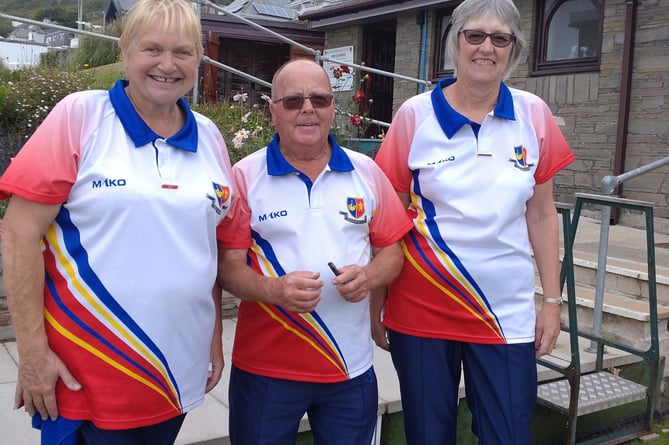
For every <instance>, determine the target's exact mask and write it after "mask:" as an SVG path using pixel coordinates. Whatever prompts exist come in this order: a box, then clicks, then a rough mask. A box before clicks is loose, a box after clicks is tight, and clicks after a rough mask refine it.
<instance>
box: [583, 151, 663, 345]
mask: <svg viewBox="0 0 669 445" xmlns="http://www.w3.org/2000/svg"><path fill="white" fill-rule="evenodd" d="M664 165H669V156H667V157H665V158H664V159H658V160H656V161H654V162H651V163H650V164H647V165H644V166H641V167H638V168H635V169H634V170H630V171H629V172H626V173H622V174H620V175H617V176H611V175H608V176H604V178H602V193H604V194H605V195H612V194H613V192H614V191H615V189H616V187H617V186H619V185H620V184H622V183H623V182H625V181H627V180H629V179H632V178H636V177H637V176H640V175H642V174H644V173H647V172H649V171H652V170H655V169H658V168H660V167H662V166H664ZM600 217H601V224H600V231H599V251H598V254H597V273H596V275H595V308H594V313H593V325H592V329H593V333H594V334H595V335H599V334H600V333H601V329H602V312H603V305H604V287H605V282H606V261H607V256H608V249H609V228H610V225H611V206H608V205H606V206H604V207H603V208H602V211H601V214H600ZM596 349H597V345H596V344H595V342H594V341H593V342H591V343H590V348H589V351H591V352H594V351H595V350H596Z"/></svg>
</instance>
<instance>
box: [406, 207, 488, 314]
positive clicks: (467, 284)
mask: <svg viewBox="0 0 669 445" xmlns="http://www.w3.org/2000/svg"><path fill="white" fill-rule="evenodd" d="M412 197H413V198H412V199H417V197H416V196H415V195H412ZM414 202H415V201H414ZM414 207H416V209H417V210H418V213H419V215H420V218H419V219H418V220H419V221H421V224H418V227H417V229H418V231H419V233H420V234H421V235H422V236H423V238H425V240H426V241H427V242H428V244H429V245H430V246H434V245H435V242H434V240H433V239H432V236H431V235H430V234H429V232H428V230H427V227H425V224H424V222H425V219H426V217H425V212H424V211H423V209H422V207H419V206H416V205H415V203H414ZM431 249H432V253H434V254H435V255H436V256H437V257H438V258H439V259H440V260H441V262H442V263H443V264H445V265H446V267H447V269H448V270H449V271H450V272H451V275H452V276H453V277H454V278H455V279H456V280H457V281H458V282H459V283H460V284H461V285H462V286H463V287H464V288H465V289H466V290H467V292H469V294H470V295H471V296H472V297H473V298H474V300H475V301H476V302H477V303H478V304H479V305H480V306H481V307H485V306H486V304H485V302H484V301H483V299H482V298H481V296H480V295H479V293H478V292H477V291H476V289H474V287H473V286H472V284H471V283H470V282H469V280H467V279H466V278H465V277H464V276H463V275H462V274H461V273H460V270H458V268H457V267H455V265H454V264H453V261H452V260H451V259H450V257H449V256H448V255H447V254H446V253H445V252H444V251H443V250H441V249H439V248H434V247H431Z"/></svg>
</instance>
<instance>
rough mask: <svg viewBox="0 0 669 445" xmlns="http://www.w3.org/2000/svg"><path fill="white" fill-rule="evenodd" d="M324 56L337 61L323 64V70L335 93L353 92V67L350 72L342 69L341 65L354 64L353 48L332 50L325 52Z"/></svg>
mask: <svg viewBox="0 0 669 445" xmlns="http://www.w3.org/2000/svg"><path fill="white" fill-rule="evenodd" d="M323 55H324V56H326V57H328V58H332V59H335V60H337V62H326V61H324V62H323V68H324V69H325V71H326V72H327V73H328V77H330V85H332V89H333V90H335V91H351V90H352V89H353V67H351V66H349V67H348V72H346V70H342V69H341V65H345V64H346V63H353V46H343V47H341V48H330V49H326V50H324V51H323Z"/></svg>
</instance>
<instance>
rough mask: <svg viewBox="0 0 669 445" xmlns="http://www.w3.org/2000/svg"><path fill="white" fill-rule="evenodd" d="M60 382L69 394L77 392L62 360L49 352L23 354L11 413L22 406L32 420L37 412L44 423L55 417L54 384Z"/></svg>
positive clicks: (72, 378) (74, 382) (56, 406)
mask: <svg viewBox="0 0 669 445" xmlns="http://www.w3.org/2000/svg"><path fill="white" fill-rule="evenodd" d="M58 379H61V380H62V381H63V383H64V384H65V386H67V388H68V389H69V390H70V391H79V390H80V389H81V385H80V384H79V382H77V380H76V379H75V378H74V376H73V375H72V374H71V373H70V371H69V370H68V369H67V367H66V366H65V364H64V363H63V362H62V361H61V359H60V358H59V357H58V356H57V355H56V354H55V353H54V352H53V351H52V350H51V349H49V348H47V349H46V350H41V351H30V352H25V353H23V354H22V355H21V359H20V363H19V378H18V382H17V383H16V393H15V395H14V409H19V408H20V407H21V406H24V407H25V410H26V412H27V413H28V414H30V416H31V417H32V416H33V415H34V414H35V413H36V412H38V413H39V414H40V416H41V417H42V419H43V420H46V419H47V418H51V420H55V419H56V418H57V417H58V405H57V401H56V383H57V382H58Z"/></svg>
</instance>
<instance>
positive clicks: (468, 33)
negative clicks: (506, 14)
mask: <svg viewBox="0 0 669 445" xmlns="http://www.w3.org/2000/svg"><path fill="white" fill-rule="evenodd" d="M460 32H461V33H462V34H463V35H464V36H465V40H466V41H467V43H469V44H471V45H480V44H481V43H483V42H484V41H485V39H486V37H490V42H491V43H492V44H493V46H496V47H497V48H506V47H507V46H509V45H511V44H512V43H513V42H515V41H516V35H515V34H509V33H506V32H493V33H488V32H483V31H479V30H476V29H463V30H461V31H460Z"/></svg>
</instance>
